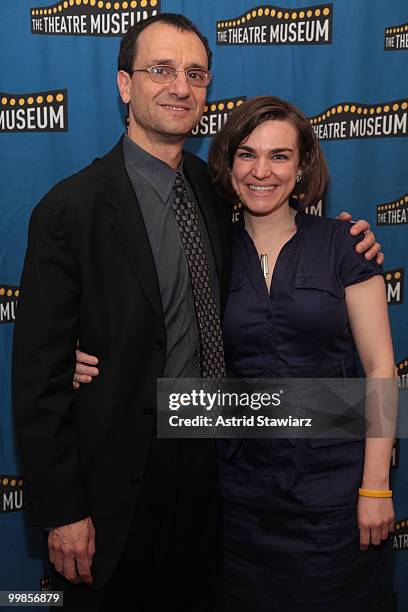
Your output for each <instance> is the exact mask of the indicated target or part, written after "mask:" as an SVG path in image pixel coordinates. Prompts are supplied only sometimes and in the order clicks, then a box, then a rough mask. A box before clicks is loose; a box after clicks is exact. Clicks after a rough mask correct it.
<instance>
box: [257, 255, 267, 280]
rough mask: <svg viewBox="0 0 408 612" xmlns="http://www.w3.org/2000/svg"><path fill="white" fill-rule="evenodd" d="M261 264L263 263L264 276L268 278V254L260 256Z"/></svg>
mask: <svg viewBox="0 0 408 612" xmlns="http://www.w3.org/2000/svg"><path fill="white" fill-rule="evenodd" d="M259 261H260V264H261V269H262V272H263V275H264V277H265V278H266V277H267V276H268V274H269V262H268V255H267V254H262V255H261V256H260V258H259Z"/></svg>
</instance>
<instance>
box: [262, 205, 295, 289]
mask: <svg viewBox="0 0 408 612" xmlns="http://www.w3.org/2000/svg"><path fill="white" fill-rule="evenodd" d="M290 212H291V215H292V220H293V221H294V220H295V217H296V211H294V210H293V208H291V209H290ZM272 251H273V249H271V250H270V251H267V252H266V253H259V263H260V264H261V270H262V273H263V275H264V278H266V277H267V276H269V259H268V256H269V255H270V254H271V253H272Z"/></svg>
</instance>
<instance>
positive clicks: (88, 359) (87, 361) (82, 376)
mask: <svg viewBox="0 0 408 612" xmlns="http://www.w3.org/2000/svg"><path fill="white" fill-rule="evenodd" d="M97 364H98V358H97V357H95V356H94V355H88V354H87V353H83V352H82V351H81V350H80V349H77V350H76V366H75V374H74V378H73V380H72V384H73V387H74V389H79V387H80V386H81V384H82V383H90V382H92V380H93V379H94V378H95V376H98V374H99V370H98V368H96V367H95V366H96V365H97Z"/></svg>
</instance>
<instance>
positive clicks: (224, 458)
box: [218, 213, 391, 612]
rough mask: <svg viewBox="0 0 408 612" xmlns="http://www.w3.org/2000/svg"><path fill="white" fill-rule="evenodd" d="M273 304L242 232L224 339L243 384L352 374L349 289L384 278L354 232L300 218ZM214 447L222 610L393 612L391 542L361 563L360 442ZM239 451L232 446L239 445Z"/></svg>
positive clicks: (284, 253)
mask: <svg viewBox="0 0 408 612" xmlns="http://www.w3.org/2000/svg"><path fill="white" fill-rule="evenodd" d="M296 225H297V233H296V234H295V235H294V236H293V237H292V238H291V239H290V240H289V241H288V242H287V243H286V244H285V246H284V247H283V248H282V250H281V252H280V254H279V256H278V259H277V262H276V265H275V269H274V272H273V279H272V284H271V292H270V294H268V290H267V288H266V284H265V281H264V278H263V274H262V271H261V268H260V265H259V259H258V255H257V252H256V249H255V246H254V244H253V242H252V240H251V238H250V237H249V235H248V234H247V232H246V230H245V228H244V226H243V224H242V223H237V224H235V227H234V243H233V268H232V278H231V286H230V293H229V298H228V302H227V306H226V311H225V316H224V321H223V333H224V342H225V354H226V360H227V364H228V367H229V370H230V374H231V375H233V376H236V377H247V378H249V377H269V378H272V377H297V378H306V377H321V378H323V377H333V378H339V377H343V376H356V375H357V371H356V364H355V346H354V342H353V338H352V335H351V331H350V327H349V324H348V318H347V311H346V305H345V299H344V296H345V290H344V288H345V287H346V286H347V285H351V284H353V283H357V282H360V281H362V280H365V279H367V278H370V277H372V276H373V275H376V274H381V271H380V269H379V268H378V267H377V266H376V264H375V263H372V262H368V261H367V260H366V259H365V258H364V257H362V256H361V255H358V254H357V253H356V252H355V250H354V246H355V244H356V243H357V242H358V241H359V240H360V239H361V237H362V236H359V237H354V238H353V237H352V236H350V234H349V229H350V226H349V224H348V223H345V222H341V221H336V220H332V219H324V218H320V217H315V216H311V215H307V214H305V213H298V215H297V216H296ZM232 444H233V447H232V448H233V452H231V442H229V441H228V440H225V441H220V442H219V443H218V458H219V473H220V489H221V499H222V537H223V568H224V576H223V589H224V591H223V604H224V608H223V609H224V611H225V612H366V611H367V612H368V611H370V612H377V611H379V610H381V611H384V612H385V611H386V610H387V611H388V609H389V608H388V603H387V601H388V600H387V598H388V596H389V593H390V590H391V587H390V578H391V570H390V568H391V549H390V545H389V543H388V542H387V543H385V544H383V545H380V546H378V547H373V546H371V547H370V549H369V550H368V551H367V552H365V553H362V552H360V549H359V532H358V528H357V512H356V506H357V500H358V487H359V486H361V479H362V472H363V463H364V440H357V441H356V440H354V441H345V440H344V439H343V440H337V441H336V440H324V439H311V440H304V439H297V440H296V441H295V440H288V439H279V440H278V439H271V440H254V439H246V440H242V441H241V442H240V443H237V442H236V441H234V442H232ZM234 445H235V446H234Z"/></svg>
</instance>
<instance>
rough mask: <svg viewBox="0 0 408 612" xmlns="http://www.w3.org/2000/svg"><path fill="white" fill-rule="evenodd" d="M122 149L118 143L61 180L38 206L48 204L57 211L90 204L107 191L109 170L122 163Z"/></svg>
mask: <svg viewBox="0 0 408 612" xmlns="http://www.w3.org/2000/svg"><path fill="white" fill-rule="evenodd" d="M120 151H121V148H120V143H118V144H117V145H116V146H115V147H114V148H113V149H112V150H111V151H109V152H108V153H107V154H106V155H104V156H103V157H97V158H95V159H94V160H93V161H92V162H91V163H90V164H88V165H87V166H86V167H85V168H82V169H81V170H79V171H78V172H75V173H74V174H71V175H70V176H68V177H66V178H65V179H63V180H61V181H60V182H59V183H57V184H56V185H54V186H53V187H52V188H51V189H50V191H48V193H47V194H46V195H45V196H44V197H43V198H42V200H41V202H40V203H39V205H38V206H39V207H42V206H46V207H47V208H50V209H51V210H53V211H54V212H55V213H58V212H61V211H62V210H63V209H65V208H66V207H67V206H70V207H74V208H77V207H79V208H83V207H84V206H86V205H88V206H89V205H90V204H91V203H92V201H95V200H97V199H99V198H100V197H101V196H102V195H103V194H106V193H107V190H108V183H109V172H108V170H109V168H110V167H111V166H112V165H113V164H114V163H117V164H120V163H121V152H120ZM123 168H124V167H123Z"/></svg>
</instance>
